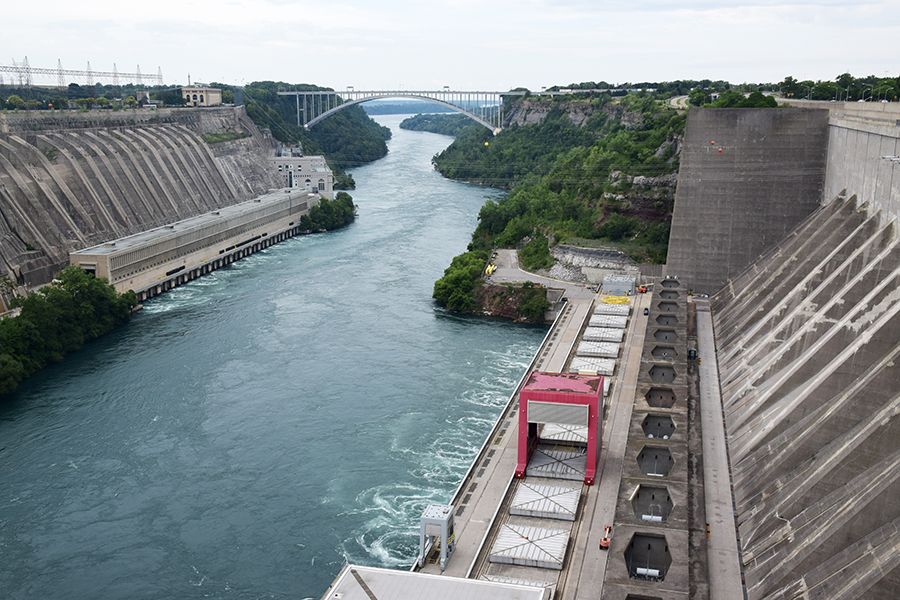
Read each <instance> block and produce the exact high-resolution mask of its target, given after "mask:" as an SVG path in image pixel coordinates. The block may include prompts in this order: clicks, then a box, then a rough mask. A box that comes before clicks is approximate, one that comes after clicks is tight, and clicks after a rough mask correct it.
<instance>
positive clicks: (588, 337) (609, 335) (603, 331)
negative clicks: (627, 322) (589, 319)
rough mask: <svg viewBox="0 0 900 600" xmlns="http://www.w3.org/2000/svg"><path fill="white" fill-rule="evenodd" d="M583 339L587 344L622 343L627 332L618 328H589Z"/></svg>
mask: <svg viewBox="0 0 900 600" xmlns="http://www.w3.org/2000/svg"><path fill="white" fill-rule="evenodd" d="M581 339H583V340H584V341H586V342H621V341H622V340H623V339H625V330H624V329H619V328H616V327H588V328H586V329H585V330H584V335H582V336H581Z"/></svg>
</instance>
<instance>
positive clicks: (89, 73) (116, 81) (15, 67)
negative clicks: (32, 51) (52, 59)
mask: <svg viewBox="0 0 900 600" xmlns="http://www.w3.org/2000/svg"><path fill="white" fill-rule="evenodd" d="M4 73H6V74H9V82H10V85H15V84H16V83H18V86H19V87H30V86H31V85H34V79H35V78H42V79H43V80H44V81H47V80H50V81H52V82H53V84H55V85H56V86H58V87H60V88H64V87H66V85H67V84H69V83H80V82H85V83H87V85H89V86H92V85H94V84H97V83H112V84H113V85H120V84H121V83H134V84H137V85H162V83H163V79H162V68H158V69H157V71H156V74H155V75H150V74H147V75H144V74H142V73H141V67H140V65H138V67H137V71H136V72H135V73H120V72H119V69H118V67H117V66H116V64H115V63H113V69H112V71H95V70H94V69H93V68H91V63H90V61H88V62H87V68H86V69H85V70H83V71H81V70H74V69H64V68H63V66H62V60H61V59H59V60H57V61H56V68H53V69H51V68H44V67H32V66H31V65H30V64H29V62H28V57H27V56H26V57H25V60H23V61H22V62H21V63H20V62H17V61H16V59H13V60H12V64H11V65H0V85H2V84H3V82H4V78H3V74H4Z"/></svg>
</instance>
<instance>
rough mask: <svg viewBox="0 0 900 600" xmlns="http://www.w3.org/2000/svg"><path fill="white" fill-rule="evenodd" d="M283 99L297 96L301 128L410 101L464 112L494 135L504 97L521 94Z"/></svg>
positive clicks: (317, 94) (323, 94)
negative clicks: (376, 103)
mask: <svg viewBox="0 0 900 600" xmlns="http://www.w3.org/2000/svg"><path fill="white" fill-rule="evenodd" d="M278 95H279V96H293V97H294V99H295V101H296V106H297V125H298V126H300V127H306V128H307V129H309V128H310V127H314V126H315V125H316V124H317V123H319V122H321V121H323V120H324V119H327V118H328V117H330V116H331V115H333V114H334V113H336V112H338V111H340V110H343V109H345V108H347V107H348V106H355V105H357V104H362V103H363V102H369V101H370V100H379V99H383V98H409V99H412V100H425V101H428V102H434V103H436V104H442V105H444V106H446V107H448V108H451V109H453V110H454V111H456V112H459V113H462V114H464V115H466V116H467V117H469V118H470V119H472V120H473V121H475V122H476V123H479V124H480V125H483V126H484V127H487V128H488V129H490V130H491V131H493V132H494V133H497V132H499V131H500V130H501V129H502V124H503V97H504V96H515V95H520V93H518V92H489V91H479V90H471V91H470V90H463V91H457V90H449V89H443V90H353V89H348V90H347V91H344V92H336V91H333V90H318V91H312V92H278Z"/></svg>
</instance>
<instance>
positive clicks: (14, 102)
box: [6, 94, 25, 110]
mask: <svg viewBox="0 0 900 600" xmlns="http://www.w3.org/2000/svg"><path fill="white" fill-rule="evenodd" d="M6 106H7V107H9V108H11V109H13V110H20V109H23V108H25V100H23V99H22V97H21V96H18V95H16V94H12V95H11V96H10V97H9V98H7V99H6Z"/></svg>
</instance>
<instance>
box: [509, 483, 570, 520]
mask: <svg viewBox="0 0 900 600" xmlns="http://www.w3.org/2000/svg"><path fill="white" fill-rule="evenodd" d="M580 497H581V490H580V489H579V488H574V487H566V486H563V485H559V484H552V485H547V484H542V483H532V482H530V481H527V480H524V481H522V482H521V483H520V484H519V487H518V488H517V489H516V494H515V496H513V500H512V505H511V506H510V507H509V514H511V515H518V516H523V517H539V518H544V519H560V520H562V521H574V520H575V512H576V511H577V510H578V500H579V498H580Z"/></svg>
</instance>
